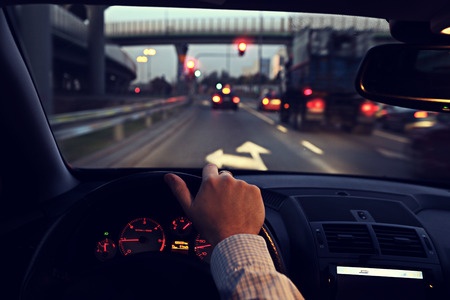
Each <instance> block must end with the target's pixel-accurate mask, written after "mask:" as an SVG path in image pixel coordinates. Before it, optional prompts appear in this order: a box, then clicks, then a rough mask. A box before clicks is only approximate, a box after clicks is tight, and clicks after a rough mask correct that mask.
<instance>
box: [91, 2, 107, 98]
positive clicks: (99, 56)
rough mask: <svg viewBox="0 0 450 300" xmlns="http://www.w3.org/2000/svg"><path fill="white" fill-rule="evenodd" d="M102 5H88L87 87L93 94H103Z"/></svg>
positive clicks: (104, 68) (103, 35)
mask: <svg viewBox="0 0 450 300" xmlns="http://www.w3.org/2000/svg"><path fill="white" fill-rule="evenodd" d="M104 10H105V7H104V6H88V20H89V27H88V51H89V61H88V62H89V68H90V69H89V87H90V91H91V93H92V94H93V95H97V96H102V95H104V94H105V81H106V79H105V78H106V67H105V62H106V60H105V34H104Z"/></svg>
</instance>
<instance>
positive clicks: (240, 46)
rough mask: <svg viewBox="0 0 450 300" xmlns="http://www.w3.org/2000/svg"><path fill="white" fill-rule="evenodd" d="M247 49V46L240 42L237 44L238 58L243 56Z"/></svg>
mask: <svg viewBox="0 0 450 300" xmlns="http://www.w3.org/2000/svg"><path fill="white" fill-rule="evenodd" d="M246 49H247V44H246V43H244V42H240V43H239V44H238V54H239V56H243V55H244V54H245V50H246Z"/></svg>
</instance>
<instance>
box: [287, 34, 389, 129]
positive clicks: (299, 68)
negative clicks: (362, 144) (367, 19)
mask: <svg viewBox="0 0 450 300" xmlns="http://www.w3.org/2000/svg"><path fill="white" fill-rule="evenodd" d="M386 41H393V40H391V39H390V37H388V35H387V34H383V33H379V32H372V31H356V30H354V29H352V28H350V29H340V30H338V29H333V28H316V29H312V28H304V29H302V30H300V31H298V32H297V33H296V35H295V36H294V38H293V43H292V51H291V54H290V55H289V56H290V57H289V59H288V60H287V63H286V65H285V68H284V70H285V71H284V74H283V75H282V87H281V90H282V97H281V100H282V103H281V107H280V114H279V116H280V121H281V122H282V123H288V124H290V125H292V126H293V127H294V128H295V129H298V130H309V129H315V128H317V127H319V126H332V127H334V128H336V127H337V128H340V129H343V130H345V131H348V132H354V133H361V134H371V133H372V131H373V129H374V125H375V122H376V112H377V110H378V104H377V103H374V102H371V101H368V100H366V99H364V98H362V97H361V96H359V94H357V92H356V90H355V76H356V73H357V70H358V68H359V64H360V62H361V60H362V58H363V57H364V54H365V53H366V51H367V50H368V49H369V48H370V47H372V46H374V45H376V44H379V43H385V42H386Z"/></svg>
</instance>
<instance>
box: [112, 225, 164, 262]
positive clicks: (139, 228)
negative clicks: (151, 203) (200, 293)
mask: <svg viewBox="0 0 450 300" xmlns="http://www.w3.org/2000/svg"><path fill="white" fill-rule="evenodd" d="M165 244H166V237H165V235H164V231H163V229H162V227H161V225H159V224H158V223H157V222H155V221H154V220H152V219H150V218H139V219H135V220H133V221H131V222H129V223H128V224H127V225H126V226H125V228H124V229H123V230H122V233H121V234H120V238H119V247H120V250H121V251H122V253H123V254H124V255H130V254H136V253H141V252H156V251H162V250H163V249H164V246H165Z"/></svg>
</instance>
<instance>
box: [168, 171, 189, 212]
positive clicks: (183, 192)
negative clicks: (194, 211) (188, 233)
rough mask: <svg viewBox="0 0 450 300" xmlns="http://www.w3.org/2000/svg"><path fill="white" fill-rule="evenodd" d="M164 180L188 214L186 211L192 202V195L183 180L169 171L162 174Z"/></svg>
mask: <svg viewBox="0 0 450 300" xmlns="http://www.w3.org/2000/svg"><path fill="white" fill-rule="evenodd" d="M164 181H165V182H166V183H167V185H168V186H169V188H170V189H171V190H172V193H173V194H174V196H175V198H177V200H178V202H179V203H180V205H181V207H182V208H183V210H184V212H185V213H186V214H187V215H189V214H188V213H187V212H188V211H189V210H190V207H191V204H192V196H191V193H190V192H189V189H188V187H187V185H186V183H185V182H184V180H183V179H181V178H180V177H179V176H177V175H175V174H171V173H169V174H166V175H164Z"/></svg>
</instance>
